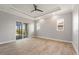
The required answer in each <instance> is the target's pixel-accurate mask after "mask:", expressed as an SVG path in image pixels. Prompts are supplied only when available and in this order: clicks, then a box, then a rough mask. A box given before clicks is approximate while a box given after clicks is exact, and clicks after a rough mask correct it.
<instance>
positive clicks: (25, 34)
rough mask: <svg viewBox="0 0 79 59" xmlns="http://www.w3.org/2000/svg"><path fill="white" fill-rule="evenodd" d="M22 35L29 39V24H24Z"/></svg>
mask: <svg viewBox="0 0 79 59" xmlns="http://www.w3.org/2000/svg"><path fill="white" fill-rule="evenodd" d="M22 35H23V38H26V37H28V30H27V24H25V23H24V24H23V27H22Z"/></svg>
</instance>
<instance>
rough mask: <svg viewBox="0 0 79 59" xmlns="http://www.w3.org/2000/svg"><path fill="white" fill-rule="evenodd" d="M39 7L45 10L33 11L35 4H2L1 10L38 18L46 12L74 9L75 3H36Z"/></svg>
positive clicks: (24, 16)
mask: <svg viewBox="0 0 79 59" xmlns="http://www.w3.org/2000/svg"><path fill="white" fill-rule="evenodd" d="M36 5H37V8H38V9H41V10H43V11H44V12H39V11H36V12H31V11H32V10H34V6H33V4H2V5H0V10H1V11H5V12H8V13H11V14H14V15H17V16H20V17H23V18H30V19H34V18H38V17H41V16H43V15H46V14H50V13H54V12H60V11H61V12H63V11H64V10H67V11H68V10H72V7H73V5H68V4H67V5H66V4H64V5H62V4H36Z"/></svg>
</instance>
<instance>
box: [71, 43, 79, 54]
mask: <svg viewBox="0 0 79 59" xmlns="http://www.w3.org/2000/svg"><path fill="white" fill-rule="evenodd" d="M72 45H73V48H74V50H75V52H76V54H77V55H78V49H77V48H76V47H75V45H74V43H73V42H72Z"/></svg>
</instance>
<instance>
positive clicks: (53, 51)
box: [0, 38, 76, 55]
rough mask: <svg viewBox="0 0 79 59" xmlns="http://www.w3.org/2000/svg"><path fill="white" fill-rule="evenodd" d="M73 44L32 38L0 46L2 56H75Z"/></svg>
mask: <svg viewBox="0 0 79 59" xmlns="http://www.w3.org/2000/svg"><path fill="white" fill-rule="evenodd" d="M75 54H76V53H75V51H74V49H73V46H72V44H70V43H65V42H58V41H53V40H47V39H41V38H32V39H31V40H17V41H16V42H12V43H7V44H2V45H0V55H75Z"/></svg>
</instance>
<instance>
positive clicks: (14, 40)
mask: <svg viewBox="0 0 79 59" xmlns="http://www.w3.org/2000/svg"><path fill="white" fill-rule="evenodd" d="M14 41H16V40H10V41H5V42H0V44H6V43H10V42H14Z"/></svg>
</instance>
